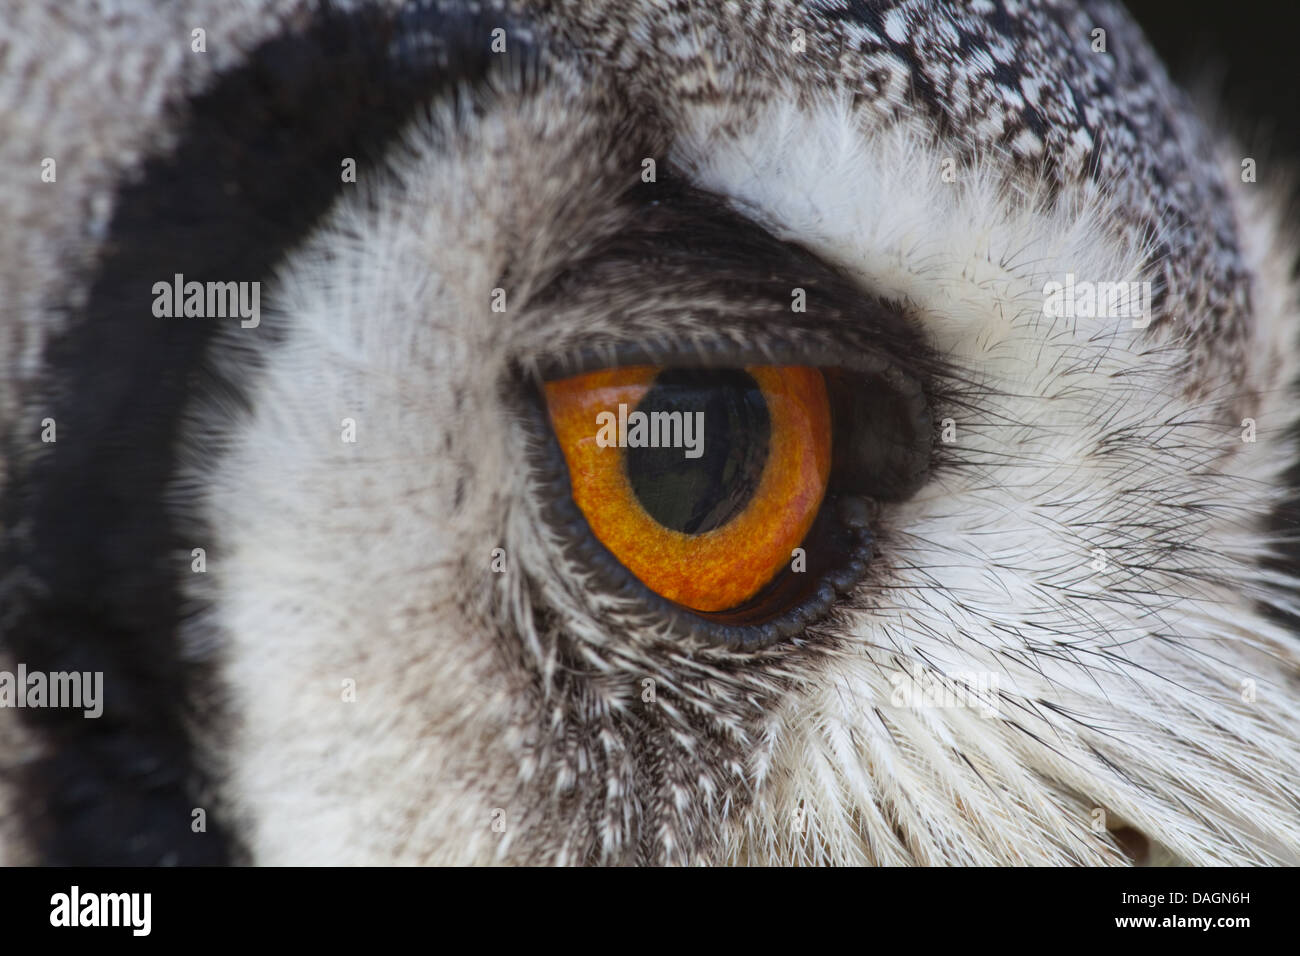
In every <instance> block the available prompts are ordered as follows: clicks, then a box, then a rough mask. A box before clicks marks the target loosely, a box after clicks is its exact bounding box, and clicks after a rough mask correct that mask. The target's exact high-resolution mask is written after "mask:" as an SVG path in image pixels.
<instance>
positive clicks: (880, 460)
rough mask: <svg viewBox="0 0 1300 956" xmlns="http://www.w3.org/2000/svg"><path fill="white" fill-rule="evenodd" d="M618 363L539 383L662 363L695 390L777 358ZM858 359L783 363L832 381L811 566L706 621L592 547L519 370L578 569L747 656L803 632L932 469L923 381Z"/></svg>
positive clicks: (548, 492) (560, 525) (589, 365)
mask: <svg viewBox="0 0 1300 956" xmlns="http://www.w3.org/2000/svg"><path fill="white" fill-rule="evenodd" d="M618 358H619V361H617V362H611V361H609V357H608V356H607V355H606V356H604V357H603V359H604V360H603V361H602V357H601V356H597V355H594V354H592V355H583V356H579V357H573V358H569V359H568V360H566V361H563V362H556V363H554V364H550V365H544V366H543V367H542V369H541V370H540V374H541V381H546V380H551V379H559V378H563V377H566V376H569V375H576V374H581V373H583V372H587V371H592V370H597V369H601V368H610V367H616V366H623V365H638V364H653V365H661V366H664V367H665V369H666V372H665V373H662V374H667V375H669V376H670V379H669V380H670V381H672V380H683V381H689V380H690V379H691V376H690V374H689V373H690V372H691V371H692V370H699V369H709V370H712V372H713V373H714V374H715V375H716V374H717V373H718V372H724V371H732V372H735V373H736V374H738V375H744V373H743V371H742V369H743V367H744V366H745V365H749V364H762V363H770V362H771V361H772V357H771V356H770V355H767V354H764V355H754V356H752V357H751V356H739V357H735V356H731V357H730V358H731V361H727V362H724V361H721V360H714V361H709V360H706V359H701V358H700V357H698V356H695V357H690V358H676V359H675V358H669V357H665V356H662V355H657V354H653V353H648V352H646V351H644V350H626V351H624V352H623V353H622V354H621V355H619V357H618ZM855 358H859V360H858V361H851V362H846V361H845V355H844V354H843V353H841V354H838V355H835V356H832V355H830V354H824V355H812V356H809V355H807V354H800V355H797V356H791V359H790V360H788V363H789V364H805V365H810V366H813V367H817V368H819V369H820V370H821V371H822V374H823V376H824V378H825V381H826V387H827V395H828V397H829V399H830V404H831V415H832V438H831V472H830V477H829V481H828V484H827V491H826V496H825V498H824V500H823V502H822V505H821V508H820V510H819V512H818V514H817V517H816V519H815V520H814V522H813V525H812V527H811V529H810V530H809V531H808V533H807V534H806V535H805V537H804V542H803V544H802V545H801V547H803V548H804V551H805V553H806V561H807V566H806V568H805V569H804V570H803V571H801V572H797V571H794V570H792V569H791V568H790V567H788V566H787V567H786V568H785V569H784V570H783V571H781V572H779V573H778V574H777V576H776V577H775V578H774V579H773V580H772V581H771V582H770V583H769V584H768V585H767V586H766V587H764V588H763V590H762V591H760V592H759V593H758V594H757V595H756V596H755V597H754V598H752V599H751V600H749V601H747V602H745V603H744V604H743V605H741V606H739V607H735V608H731V609H729V610H727V611H722V612H702V611H697V610H693V609H690V608H686V607H684V606H682V605H680V604H677V603H675V602H673V601H670V600H668V599H666V598H664V597H662V596H661V595H659V594H657V593H656V592H654V591H652V590H651V589H650V588H649V587H647V586H646V585H645V584H643V583H642V582H641V581H640V580H638V579H637V578H636V577H635V576H634V575H633V574H632V573H631V572H630V571H628V570H627V568H626V567H624V566H623V564H622V563H621V562H620V561H619V560H618V559H617V558H616V557H615V556H614V555H613V554H612V553H611V552H610V551H609V550H608V549H607V548H606V547H605V546H604V545H603V544H602V543H601V542H600V541H599V540H598V539H597V538H596V536H595V534H594V533H593V532H592V531H591V528H590V526H589V525H588V523H587V520H586V518H585V517H584V516H583V514H582V512H581V511H580V509H579V508H578V505H577V504H576V503H575V502H574V500H573V496H572V486H571V482H570V478H569V471H568V465H567V462H566V459H565V456H564V453H563V451H562V450H561V448H560V446H559V442H558V440H557V439H556V437H555V435H554V432H553V431H552V429H551V427H550V423H549V419H548V417H547V409H546V400H545V397H544V396H543V395H542V391H541V387H540V382H539V380H538V379H536V378H533V377H530V376H526V375H524V374H523V373H522V372H521V373H520V374H519V379H518V380H521V381H522V382H523V383H525V384H524V386H523V388H522V392H523V394H524V395H525V396H526V398H527V400H526V401H525V402H524V407H523V409H522V410H521V411H522V414H521V416H520V420H521V422H522V423H523V425H524V427H525V429H526V433H527V437H528V443H529V445H530V454H529V458H530V463H531V467H532V473H533V477H534V479H535V481H536V487H537V490H538V492H539V494H541V496H542V503H541V507H542V512H543V517H544V519H545V520H546V521H547V523H548V524H549V525H550V526H552V527H553V528H555V529H557V530H558V531H559V532H560V533H561V534H562V535H563V536H564V537H565V538H566V539H567V549H568V551H569V554H570V556H571V557H573V558H574V559H576V561H577V563H578V564H579V565H580V566H582V567H586V568H590V569H591V571H592V572H593V573H594V574H595V575H596V576H597V578H598V579H599V580H601V581H603V582H604V583H605V584H606V586H607V587H608V588H609V590H610V591H611V592H613V593H615V594H618V595H621V596H625V597H627V598H628V599H630V600H632V601H635V602H636V603H639V604H641V605H642V606H644V607H645V609H646V611H647V612H648V613H649V614H650V615H652V616H653V617H654V618H655V619H656V620H657V621H662V622H663V623H665V624H666V625H668V627H669V628H670V629H671V630H672V631H673V632H674V633H678V634H681V635H684V636H691V637H696V638H699V639H701V640H703V641H705V642H707V643H709V644H713V645H717V646H723V647H728V648H733V649H741V650H749V649H758V648H761V647H766V646H768V645H770V644H773V643H775V642H777V641H781V640H786V639H789V638H792V637H796V636H798V635H800V634H802V633H803V632H804V630H805V629H806V628H807V627H808V626H809V625H812V624H815V623H816V622H817V621H818V620H821V619H822V618H824V617H825V616H826V614H827V613H829V612H830V610H831V609H832V608H833V607H834V605H835V603H836V600H837V598H839V597H841V596H843V595H845V594H847V593H848V592H850V591H851V590H852V589H853V588H854V587H855V586H857V585H858V584H859V583H860V582H861V581H862V580H863V579H864V578H865V577H866V575H867V572H868V569H869V566H870V563H871V559H872V556H873V544H874V541H875V536H874V532H873V528H872V524H873V521H874V519H875V515H876V514H877V512H878V508H879V505H880V504H882V503H884V502H888V501H899V500H903V499H905V498H907V497H909V496H910V495H911V494H912V493H913V492H914V491H915V490H916V489H917V488H918V487H920V485H921V483H922V482H923V481H924V479H925V477H926V474H927V472H928V469H929V466H930V460H931V455H932V417H931V413H930V405H929V400H928V398H927V396H926V393H925V390H924V389H923V387H922V386H921V384H920V382H919V381H918V380H917V379H916V378H914V377H913V376H912V375H909V374H908V373H906V372H904V371H902V370H901V369H899V368H898V367H897V366H896V365H894V364H892V363H890V362H889V361H888V360H887V359H884V358H881V357H879V356H875V355H864V356H861V357H855ZM818 359H821V360H823V362H818ZM746 377H747V376H746ZM737 381H739V380H737ZM733 412H734V410H733ZM677 461H679V462H680V461H681V459H680V458H678V459H677Z"/></svg>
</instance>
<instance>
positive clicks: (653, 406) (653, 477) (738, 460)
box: [624, 369, 771, 534]
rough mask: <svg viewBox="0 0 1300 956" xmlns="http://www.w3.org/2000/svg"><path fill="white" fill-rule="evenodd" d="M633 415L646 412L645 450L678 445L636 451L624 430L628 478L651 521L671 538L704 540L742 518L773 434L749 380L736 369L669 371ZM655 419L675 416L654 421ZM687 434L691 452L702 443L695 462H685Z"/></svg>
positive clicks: (631, 434)
mask: <svg viewBox="0 0 1300 956" xmlns="http://www.w3.org/2000/svg"><path fill="white" fill-rule="evenodd" d="M635 411H637V412H644V413H645V416H646V418H645V435H644V441H645V442H646V444H648V443H649V442H650V441H651V440H652V439H654V438H658V439H659V440H660V444H661V446H662V445H663V444H667V443H668V440H669V439H671V440H672V441H675V442H676V443H677V445H678V447H669V448H665V447H659V448H651V447H644V446H642V447H635V444H634V439H635V438H636V436H635V433H634V431H633V428H632V427H631V425H629V427H628V438H629V440H628V447H627V450H626V452H625V455H626V457H625V458H624V462H625V466H626V468H627V477H628V480H629V481H630V482H631V484H632V490H633V492H635V493H636V496H637V498H638V499H639V500H640V502H641V506H642V507H643V508H645V510H646V512H647V513H648V514H649V515H650V517H652V518H654V519H655V520H656V521H658V522H659V523H660V524H662V525H663V526H664V527H666V528H671V529H672V530H674V531H681V532H683V533H685V534H703V533H704V532H705V531H712V530H713V529H714V528H720V527H721V526H722V525H724V524H726V523H727V522H728V521H730V520H731V519H732V518H734V517H735V516H736V515H738V514H740V512H741V511H742V510H743V509H744V507H745V505H746V504H747V503H748V502H749V499H750V497H751V496H752V495H753V494H754V490H755V489H756V488H757V487H758V481H759V479H760V478H761V477H762V475H763V467H764V465H765V464H766V463H767V450H768V440H769V437H770V432H771V421H770V419H769V418H768V414H767V403H766V402H765V401H764V400H763V393H762V391H761V390H760V389H759V387H758V383H757V382H755V381H754V379H753V378H751V377H750V376H749V375H746V374H745V373H744V372H740V371H736V370H734V369H727V370H708V369H673V370H670V371H667V372H663V373H661V374H660V375H659V376H658V378H656V379H655V381H654V384H653V385H652V386H651V387H650V391H648V392H647V393H646V395H645V398H643V399H642V400H641V404H640V405H638V406H637V407H636V409H635ZM696 412H703V413H704V415H703V418H702V419H701V418H700V417H699V416H697V415H696V414H695V413H696ZM655 413H670V414H671V413H680V414H679V415H672V416H671V418H670V417H667V416H665V417H661V418H659V419H656V418H655ZM687 416H690V417H691V421H690V423H689V424H690V429H691V430H690V431H689V432H687V431H686V430H685V429H686V425H687V421H686V419H687ZM630 418H631V416H630V415H629V419H630ZM678 420H680V422H681V425H680V426H679V425H678V424H677V421H678ZM656 422H657V424H656ZM700 422H702V423H703V425H704V428H703V435H702V436H701V434H700V429H699V428H698V427H697V425H698V424H699V423H700ZM665 432H666V433H667V437H665ZM687 435H689V437H690V438H691V439H692V442H693V445H694V448H696V449H698V448H699V447H700V442H701V439H702V440H703V454H701V455H700V456H699V457H698V458H688V457H686V452H687V451H688V450H690V449H688V448H686V447H682V445H683V443H684V439H685V437H686V436H687ZM694 453H695V452H694V451H693V450H692V454H694Z"/></svg>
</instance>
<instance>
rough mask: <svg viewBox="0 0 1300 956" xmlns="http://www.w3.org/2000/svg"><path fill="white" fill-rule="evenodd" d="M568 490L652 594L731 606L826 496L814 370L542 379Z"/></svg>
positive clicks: (707, 606)
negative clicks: (567, 470)
mask: <svg viewBox="0 0 1300 956" xmlns="http://www.w3.org/2000/svg"><path fill="white" fill-rule="evenodd" d="M546 400H547V405H548V408H549V411H550V419H551V424H552V426H553V427H554V429H555V434H556V437H557V438H558V439H559V442H560V448H561V449H562V450H563V452H564V457H565V460H566V462H567V464H568V468H569V478H570V481H571V483H572V486H573V500H574V501H575V502H576V503H577V505H578V507H579V509H581V511H582V513H583V515H584V517H586V519H587V523H588V524H589V525H590V526H591V530H592V533H593V534H595V536H596V537H597V538H598V539H599V540H600V541H601V542H602V543H603V544H604V545H605V547H607V548H608V549H609V550H610V553H611V554H613V556H614V557H615V558H617V559H618V560H619V561H620V562H621V563H622V564H623V566H624V567H626V568H627V569H628V570H629V571H630V572H631V573H632V574H633V575H635V576H636V577H637V579H638V580H640V581H641V582H642V583H643V584H645V585H646V587H648V588H650V589H651V590H652V591H654V592H655V593H656V594H659V595H661V596H662V597H665V598H667V599H668V600H670V601H675V602H677V603H678V604H681V605H684V606H686V607H688V608H691V609H692V610H696V611H705V612H716V611H728V610H731V609H733V608H736V607H739V606H740V605H742V604H743V603H745V602H746V601H748V600H750V599H751V598H753V597H754V596H755V595H756V594H758V592H759V591H760V590H762V588H763V587H764V586H766V585H767V584H769V583H770V582H771V581H772V579H773V578H774V577H775V576H776V575H777V573H778V572H779V571H780V570H782V569H783V568H785V567H786V566H787V565H789V564H791V563H792V554H793V552H794V549H795V548H796V547H798V546H799V544H801V543H802V542H803V539H804V536H805V535H806V534H807V533H808V530H809V529H810V528H811V527H812V523H813V519H815V518H816V517H817V511H818V509H819V508H820V506H821V503H822V499H823V497H824V496H825V494H826V482H827V479H828V478H829V475H830V464H831V460H830V459H831V414H830V403H829V400H828V398H827V395H826V384H825V381H824V379H823V377H822V373H821V372H820V371H818V370H817V369H812V368H806V367H801V366H749V367H747V368H745V369H744V370H740V369H660V368H655V367H653V366H634V367H631V368H620V369H607V370H605V371H600V372H592V373H589V374H586V375H579V376H575V377H572V378H567V379H564V380H562V381H558V382H549V383H547V385H546Z"/></svg>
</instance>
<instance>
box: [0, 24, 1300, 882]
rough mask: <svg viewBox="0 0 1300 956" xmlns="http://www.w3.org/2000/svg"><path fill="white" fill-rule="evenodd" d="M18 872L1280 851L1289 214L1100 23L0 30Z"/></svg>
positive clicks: (1255, 164) (1289, 729) (1248, 163)
mask: <svg viewBox="0 0 1300 956" xmlns="http://www.w3.org/2000/svg"><path fill="white" fill-rule="evenodd" d="M0 133H2V134H0V168H2V169H3V173H4V178H3V180H0V367H2V368H3V371H4V374H3V376H0V379H2V380H0V860H2V861H4V862H6V863H9V864H29V863H55V864H104V863H114V864H132V865H168V864H180V865H188V864H219V863H255V864H331V865H333V864H435V865H442V864H456V865H462V864H522V865H566V864H570V865H573V864H578V865H588V864H639V865H658V864H705V865H709V864H713V865H725V864H749V865H771V864H777V865H788V864H808V865H898V864H923V865H950V866H959V865H1037V866H1049V865H1103V864H1132V863H1161V862H1176V863H1183V864H1195V865H1200V864H1207V865H1212V864H1220V865H1221V864H1228V865H1243V864H1277V863H1290V864H1295V863H1296V862H1298V861H1300V796H1298V794H1300V739H1298V737H1297V733H1296V727H1297V726H1300V642H1298V641H1297V636H1296V623H1297V620H1296V615H1297V614H1300V599H1298V598H1297V589H1296V584H1297V569H1296V563H1295V550H1294V548H1295V539H1296V533H1295V527H1296V513H1295V510H1294V509H1295V499H1294V494H1293V488H1294V485H1295V477H1296V474H1297V472H1296V470H1295V466H1296V464H1297V461H1298V455H1297V448H1296V443H1295V436H1296V425H1297V405H1296V402H1295V401H1294V396H1293V393H1292V392H1291V388H1292V385H1293V382H1294V381H1295V379H1296V375H1297V371H1298V369H1297V359H1298V358H1300V353H1298V352H1297V341H1296V335H1295V333H1296V319H1297V316H1298V315H1300V306H1298V304H1297V297H1296V287H1295V282H1294V272H1293V267H1294V265H1295V263H1296V251H1297V242H1296V239H1297V237H1296V233H1295V230H1294V226H1293V223H1294V221H1295V219H1294V217H1292V216H1288V214H1287V209H1288V201H1289V199H1288V197H1289V196H1290V195H1291V187H1290V182H1289V181H1288V180H1287V179H1286V178H1285V176H1284V175H1283V174H1281V173H1280V172H1279V171H1278V170H1279V166H1278V165H1277V164H1276V163H1272V162H1270V161H1269V159H1268V157H1267V156H1264V155H1257V153H1256V152H1255V151H1252V150H1251V149H1250V148H1248V147H1247V146H1246V145H1243V144H1241V143H1239V142H1238V141H1236V140H1235V139H1234V137H1233V134H1232V133H1231V132H1230V131H1229V130H1228V129H1226V128H1225V127H1224V126H1223V125H1222V124H1220V123H1219V122H1218V121H1217V120H1215V119H1214V118H1213V116H1212V115H1211V114H1208V113H1205V111H1204V110H1202V108H1201V107H1200V106H1199V105H1197V104H1196V103H1195V102H1194V101H1193V100H1191V99H1190V98H1189V97H1187V96H1186V95H1185V94H1184V93H1182V92H1181V91H1180V90H1179V89H1178V88H1176V87H1175V86H1174V85H1173V84H1172V83H1171V81H1170V80H1169V78H1168V77H1167V75H1166V72H1165V70H1164V68H1163V67H1162V65H1161V64H1160V62H1159V61H1158V59H1157V57H1156V55H1155V54H1154V53H1153V51H1152V49H1151V48H1150V47H1149V46H1148V44H1147V42H1146V40H1145V39H1144V38H1143V36H1142V34H1141V32H1140V31H1139V29H1138V28H1137V27H1136V26H1135V25H1134V23H1133V22H1132V21H1131V20H1130V19H1129V17H1128V15H1127V14H1126V13H1125V12H1124V11H1123V10H1122V9H1120V8H1119V7H1118V6H1117V5H1115V4H1112V3H1110V2H1092V0H1083V2H1068V0H972V2H970V3H963V4H950V3H941V2H937V0H804V2H796V0H754V2H740V0H727V2H718V3H692V2H687V0H548V2H541V0H510V2H488V0H484V2H472V0H326V2H317V0H311V2H307V0H248V2H244V3H240V4H226V3H220V2H218V0H185V2H181V3H161V2H156V3H155V2H148V3H144V2H141V3H129V4H128V3H125V2H122V3H118V2H111V0H76V2H65V3H55V2H51V0H42V2H36V3H28V4H20V5H17V6H16V7H15V8H14V9H12V10H10V11H9V12H8V13H7V14H6V16H5V18H4V21H3V23H0Z"/></svg>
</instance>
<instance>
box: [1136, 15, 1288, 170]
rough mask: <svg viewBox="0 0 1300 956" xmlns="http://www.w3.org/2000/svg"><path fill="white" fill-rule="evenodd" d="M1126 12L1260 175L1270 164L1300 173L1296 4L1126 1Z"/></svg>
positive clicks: (1173, 73)
mask: <svg viewBox="0 0 1300 956" xmlns="http://www.w3.org/2000/svg"><path fill="white" fill-rule="evenodd" d="M1125 6H1127V7H1128V9H1129V12H1130V13H1132V14H1133V17H1134V18H1135V19H1136V20H1137V21H1138V23H1139V24H1140V25H1141V27H1142V29H1143V30H1144V31H1145V32H1146V35H1147V38H1148V39H1149V40H1150V41H1151V44H1152V45H1153V46H1154V47H1155V48H1156V50H1157V51H1158V52H1159V53H1160V56H1161V58H1162V59H1163V60H1164V61H1165V64H1166V66H1168V67H1169V72H1170V74H1171V75H1172V76H1173V78H1174V80H1175V81H1176V82H1178V83H1179V84H1180V85H1181V86H1183V87H1184V88H1185V89H1188V90H1191V91H1197V90H1203V91H1206V92H1210V93H1212V94H1214V96H1215V98H1216V99H1217V101H1218V102H1219V103H1221V104H1222V105H1223V107H1224V111H1223V112H1224V115H1226V116H1227V118H1228V119H1229V121H1230V125H1229V129H1230V130H1231V131H1232V132H1233V133H1235V134H1236V135H1237V136H1238V137H1240V138H1241V140H1242V143H1243V146H1245V147H1246V148H1247V149H1248V150H1250V151H1252V152H1249V153H1248V155H1254V156H1255V158H1256V159H1257V160H1258V161H1259V162H1260V164H1261V167H1262V165H1263V163H1264V160H1265V158H1267V157H1270V156H1271V157H1273V158H1274V159H1277V160H1284V161H1286V162H1288V163H1289V164H1291V165H1293V166H1300V130H1298V129H1297V125H1298V124H1297V119H1298V114H1300V2H1297V0H1129V2H1128V3H1126V4H1125ZM1270 147H1271V148H1270ZM1263 172H1264V170H1263V169H1262V168H1261V169H1260V176H1261V179H1262V178H1263Z"/></svg>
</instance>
